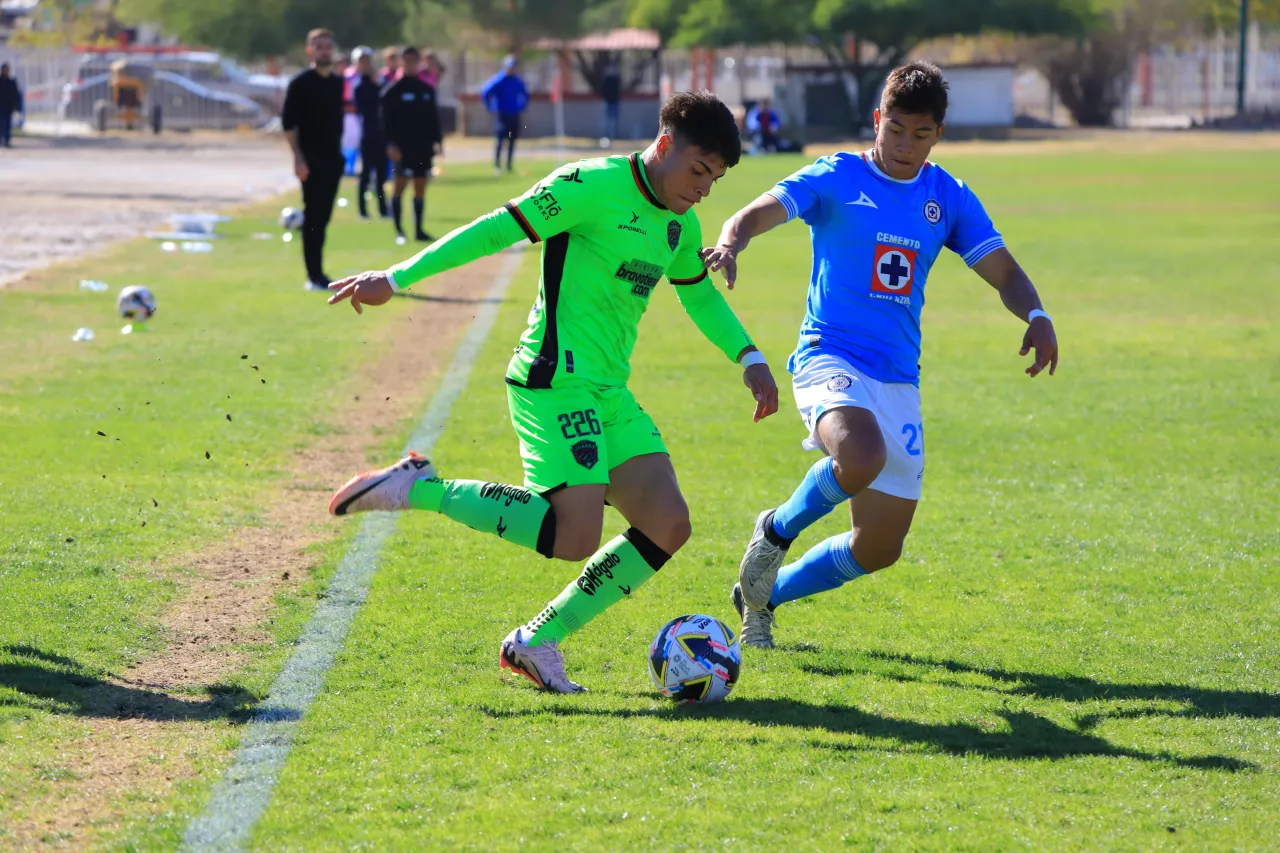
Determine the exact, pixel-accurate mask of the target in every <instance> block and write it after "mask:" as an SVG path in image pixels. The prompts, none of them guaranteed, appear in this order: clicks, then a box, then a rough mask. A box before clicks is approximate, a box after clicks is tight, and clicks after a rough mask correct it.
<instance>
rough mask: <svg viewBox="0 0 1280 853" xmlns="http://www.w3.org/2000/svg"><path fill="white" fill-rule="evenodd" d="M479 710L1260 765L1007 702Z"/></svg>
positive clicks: (1227, 766)
mask: <svg viewBox="0 0 1280 853" xmlns="http://www.w3.org/2000/svg"><path fill="white" fill-rule="evenodd" d="M479 710H480V711H481V712H482V713H484V714H486V715H488V716H490V717H493V718H495V719H503V718H521V717H536V716H540V715H543V714H553V715H557V716H566V717H575V716H584V717H611V718H614V719H630V718H640V719H659V720H671V721H673V722H689V721H694V720H710V721H716V722H724V721H726V720H732V721H737V722H744V723H752V724H755V725H760V726H769V727H776V726H788V727H791V728H797V729H817V730H824V731H826V732H829V733H831V734H837V735H860V736H862V737H868V738H874V739H877V740H894V741H899V742H901V743H903V744H916V745H919V746H923V747H926V748H928V749H933V750H938V751H940V752H946V753H950V754H952V755H981V756H984V757H987V758H1001V759H1008V760H1022V759H1035V758H1048V759H1054V760H1057V759H1062V758H1075V757H1079V756H1103V757H1111V758H1134V759H1138V760H1140V761H1155V762H1170V763H1172V764H1176V765H1177V766H1179V767H1186V768H1192V769H1199V770H1229V771H1232V772H1238V771H1241V770H1253V769H1256V765H1254V764H1252V763H1250V762H1248V761H1242V760H1240V759H1236V758H1230V757H1228V756H1223V755H1203V756H1193V757H1184V756H1179V755H1173V754H1170V753H1152V752H1144V751H1142V750H1137V749H1129V748H1127V747H1123V746H1117V745H1115V744H1112V743H1110V742H1108V741H1107V740H1105V739H1103V738H1101V737H1098V736H1096V735H1091V734H1088V733H1086V732H1082V731H1078V730H1075V729H1069V728H1066V727H1065V726H1060V725H1058V724H1057V723H1055V722H1053V721H1052V720H1049V719H1047V718H1045V717H1041V716H1037V715H1036V714H1032V713H1029V712H1026V711H1011V710H1008V709H1001V710H997V711H995V714H996V715H998V716H999V717H1001V718H1003V719H1004V721H1005V722H1006V723H1007V724H1008V726H1009V730H1008V731H1004V732H993V731H986V730H985V729H983V728H981V727H979V726H975V725H969V724H966V723H921V722H916V721H914V720H903V719H897V718H894V717H886V716H881V715H879V714H872V713H869V712H867V711H863V710H861V709H859V708H856V707H854V706H852V705H836V704H832V703H827V704H823V705H816V704H812V703H809V702H801V701H799V700H796V699H733V700H730V701H728V702H723V703H720V704H716V705H705V706H699V705H673V706H671V707H670V708H644V709H624V710H611V709H607V708H591V707H574V706H571V705H559V706H555V707H548V708H545V709H537V710H521V711H512V710H505V709H496V708H489V707H484V706H481V707H480V709H479ZM811 745H814V746H821V747H822V748H824V749H831V750H834V751H862V750H864V749H865V748H864V747H861V746H858V745H856V744H839V743H821V744H811Z"/></svg>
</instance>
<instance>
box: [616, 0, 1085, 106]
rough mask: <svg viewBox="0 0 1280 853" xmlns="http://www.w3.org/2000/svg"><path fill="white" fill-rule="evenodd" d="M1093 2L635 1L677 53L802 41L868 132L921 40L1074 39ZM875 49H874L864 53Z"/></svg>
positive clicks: (642, 19)
mask: <svg viewBox="0 0 1280 853" xmlns="http://www.w3.org/2000/svg"><path fill="white" fill-rule="evenodd" d="M1085 2H1086V0H734V2H732V3H730V2H729V0H635V2H634V3H633V5H632V17H631V20H632V23H633V24H635V25H637V26H650V27H653V28H654V29H657V30H658V31H659V32H660V33H663V34H664V35H667V36H668V37H669V38H670V39H671V42H672V44H674V45H677V46H689V47H692V46H695V45H706V46H712V47H714V46H724V45H732V44H768V43H776V42H783V41H803V42H806V43H808V44H812V45H814V46H816V47H818V48H819V49H820V50H822V52H823V54H824V55H825V56H826V58H827V61H828V62H829V63H830V65H831V67H832V68H834V69H836V70H838V71H839V72H840V73H841V75H842V76H845V77H846V79H851V81H852V83H853V86H852V87H846V88H853V89H854V91H855V93H856V94H855V96H854V97H853V98H851V101H854V103H851V104H850V107H851V114H852V115H855V116H856V117H857V124H858V126H860V127H861V126H865V125H866V124H867V122H868V121H869V120H870V117H871V111H872V109H873V107H874V103H873V101H874V98H875V93H876V90H877V89H878V88H879V86H880V85H881V83H882V82H883V81H884V78H885V76H886V75H887V74H888V72H889V71H890V70H892V69H893V67H894V66H895V65H897V64H899V63H900V62H901V61H902V60H903V59H904V58H905V57H906V56H907V54H908V53H910V52H911V50H912V49H913V48H914V47H916V46H917V45H918V44H920V43H921V42H922V41H925V40H928V39H931V38H938V37H941V36H949V35H977V34H979V33H982V32H986V31H990V30H1000V31H1006V32H1010V33H1021V34H1038V33H1074V32H1080V31H1083V28H1084V25H1085V22H1086V20H1087V15H1086V12H1087V10H1086V8H1085V6H1084V3H1085ZM865 45H871V46H873V47H874V50H871V51H867V50H864V46H865Z"/></svg>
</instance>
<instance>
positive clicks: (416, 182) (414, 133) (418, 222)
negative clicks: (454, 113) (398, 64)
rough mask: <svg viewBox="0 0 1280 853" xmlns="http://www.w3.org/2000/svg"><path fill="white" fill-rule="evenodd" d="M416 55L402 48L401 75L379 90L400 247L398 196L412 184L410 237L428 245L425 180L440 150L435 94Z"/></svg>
mask: <svg viewBox="0 0 1280 853" xmlns="http://www.w3.org/2000/svg"><path fill="white" fill-rule="evenodd" d="M418 58H419V56H418V51H417V49H416V48H413V47H406V48H405V49H404V52H403V53H402V54H401V60H402V62H403V65H404V67H403V73H402V74H401V75H400V79H399V80H396V81H395V82H394V83H391V84H389V85H387V86H386V87H385V88H384V89H383V90H382V124H383V128H384V129H385V130H386V134H387V156H388V157H390V158H391V162H392V163H394V164H395V169H396V179H395V185H394V188H393V192H392V196H391V216H392V218H393V219H394V220H395V224H396V242H397V243H403V242H405V239H404V229H403V228H402V227H401V225H400V223H401V221H402V220H401V213H402V208H401V196H402V195H404V188H405V186H406V185H407V184H408V183H409V181H410V180H412V181H413V223H414V237H415V239H417V240H419V241H420V242H424V243H425V242H429V241H430V240H431V236H430V235H429V234H427V232H426V231H423V230H422V221H423V218H424V217H425V216H426V208H427V179H428V178H429V177H430V176H431V164H432V160H433V159H434V157H435V155H436V154H439V153H440V152H441V149H442V140H443V137H442V135H441V133H440V113H439V110H438V108H437V106H436V90H435V87H433V86H432V85H431V84H430V83H426V82H423V80H422V78H421V77H420V76H419V75H418Z"/></svg>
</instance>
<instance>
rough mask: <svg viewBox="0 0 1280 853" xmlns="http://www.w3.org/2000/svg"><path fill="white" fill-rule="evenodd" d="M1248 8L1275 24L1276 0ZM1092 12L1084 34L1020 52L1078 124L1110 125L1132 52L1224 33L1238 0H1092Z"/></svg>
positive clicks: (1279, 18)
mask: <svg viewBox="0 0 1280 853" xmlns="http://www.w3.org/2000/svg"><path fill="white" fill-rule="evenodd" d="M1249 9H1250V17H1251V19H1253V20H1258V21H1261V22H1263V23H1268V22H1270V23H1275V22H1280V0H1250V3H1249ZM1092 11H1093V14H1092V16H1091V18H1090V27H1089V29H1088V31H1087V32H1085V33H1082V34H1080V35H1078V36H1076V37H1074V38H1070V39H1063V38H1056V39H1044V40H1039V41H1036V42H1033V43H1032V44H1030V45H1028V49H1027V51H1026V56H1027V59H1028V60H1029V61H1030V62H1031V63H1032V64H1033V65H1035V66H1036V67H1037V68H1039V69H1040V71H1041V73H1043V74H1044V75H1045V78H1046V79H1048V81H1049V84H1050V85H1051V86H1052V87H1053V91H1054V93H1055V94H1057V96H1058V98H1059V99H1060V100H1061V101H1062V104H1063V106H1065V107H1066V108H1067V110H1068V111H1069V112H1070V113H1071V117H1072V119H1074V120H1075V122H1076V124H1078V125H1081V126H1084V127H1103V126H1107V125H1110V124H1111V123H1112V121H1113V117H1114V115H1115V111H1116V110H1117V109H1119V107H1120V106H1121V104H1123V103H1124V92H1125V90H1126V88H1127V87H1128V85H1129V81H1130V76H1131V73H1132V60H1133V57H1134V56H1135V55H1137V54H1138V53H1141V52H1143V51H1146V50H1150V49H1151V48H1152V47H1154V46H1155V45H1157V44H1161V43H1168V42H1171V41H1177V40H1178V39H1180V38H1184V37H1188V36H1202V35H1206V34H1209V33H1213V32H1220V31H1224V30H1225V31H1228V32H1230V31H1232V30H1234V29H1235V28H1237V27H1238V26H1239V24H1240V18H1239V14H1240V3H1239V0H1096V6H1095V7H1094V8H1093V10H1092Z"/></svg>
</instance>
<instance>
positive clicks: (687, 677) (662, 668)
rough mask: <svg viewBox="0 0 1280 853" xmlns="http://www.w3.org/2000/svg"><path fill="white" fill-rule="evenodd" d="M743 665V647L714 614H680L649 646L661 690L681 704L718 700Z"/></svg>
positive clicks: (655, 679)
mask: <svg viewBox="0 0 1280 853" xmlns="http://www.w3.org/2000/svg"><path fill="white" fill-rule="evenodd" d="M741 668H742V647H741V646H739V645H738V638H737V637H735V636H734V634H733V631H732V630H731V629H730V628H729V626H728V625H726V624H724V623H723V622H721V621H720V620H719V619H716V618H715V617H714V616H702V615H692V616H677V617H676V618H675V619H672V620H671V621H670V622H668V623H667V624H666V625H663V626H662V629H661V630H660V631H658V636H657V637H655V638H654V640H653V643H652V645H650V647H649V677H650V678H652V679H653V683H654V686H655V687H657V688H658V692H659V693H661V694H662V695H663V696H666V697H667V698H669V699H674V700H676V701H677V702H680V703H682V704H688V703H691V702H704V703H709V702H719V701H720V700H721V699H724V698H725V697H726V696H728V695H729V692H730V691H731V690H733V685H734V684H736V683H737V681H738V672H739V670H740V669H741Z"/></svg>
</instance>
